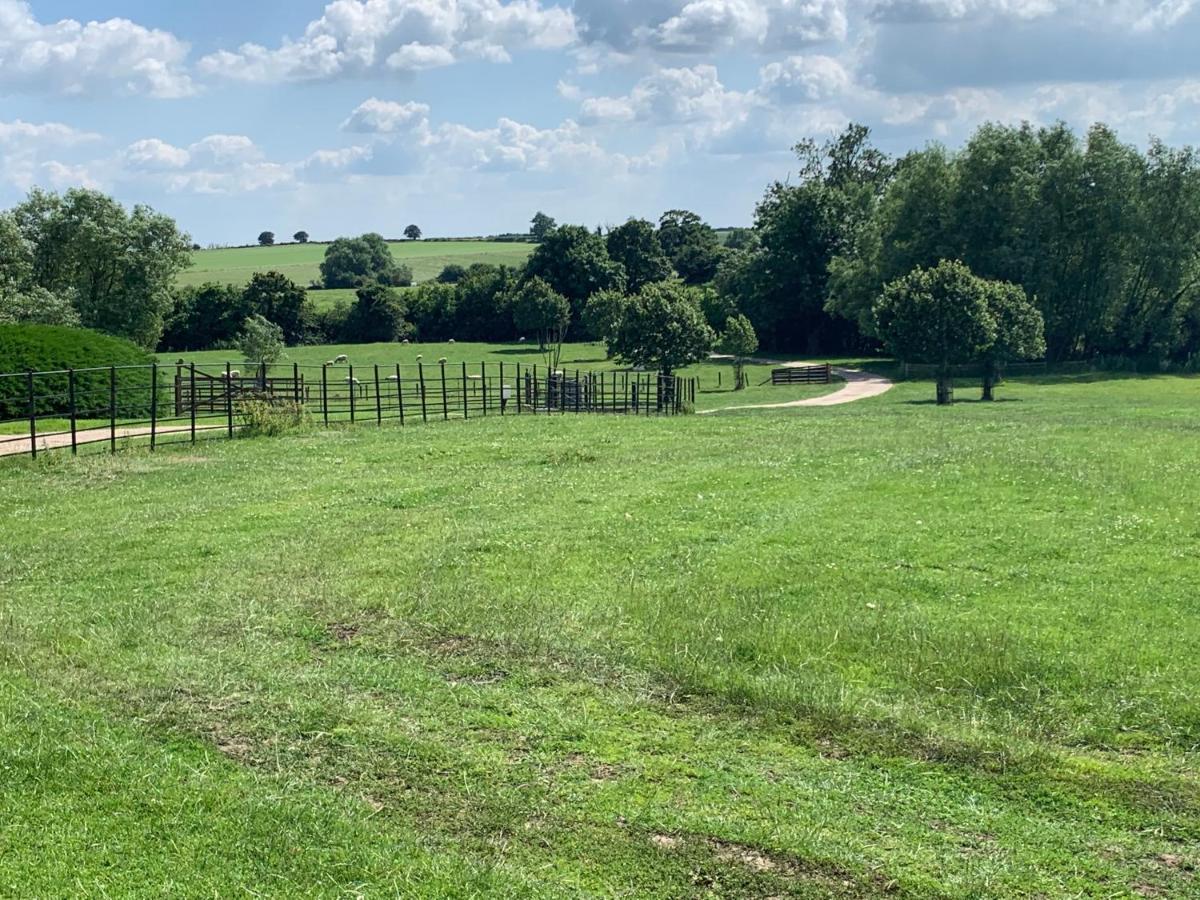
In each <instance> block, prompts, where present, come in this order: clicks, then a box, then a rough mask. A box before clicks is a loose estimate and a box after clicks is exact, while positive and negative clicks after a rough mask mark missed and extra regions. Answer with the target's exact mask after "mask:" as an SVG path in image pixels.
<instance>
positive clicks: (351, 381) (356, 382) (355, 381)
mask: <svg viewBox="0 0 1200 900" xmlns="http://www.w3.org/2000/svg"><path fill="white" fill-rule="evenodd" d="M342 381H344V382H346V384H353V385H356V386H357V385H360V384H362V382H361V381H359V380H358V379H357V378H343V379H342Z"/></svg>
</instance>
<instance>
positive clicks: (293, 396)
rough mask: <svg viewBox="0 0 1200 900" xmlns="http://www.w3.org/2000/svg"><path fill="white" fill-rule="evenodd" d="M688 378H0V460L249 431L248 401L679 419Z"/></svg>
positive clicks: (224, 372)
mask: <svg viewBox="0 0 1200 900" xmlns="http://www.w3.org/2000/svg"><path fill="white" fill-rule="evenodd" d="M696 392H697V381H696V379H695V378H679V377H677V376H663V375H660V374H657V373H652V372H634V371H606V372H587V371H580V370H565V369H555V370H551V369H549V368H547V367H546V366H537V365H522V364H519V363H517V364H514V363H477V364H470V365H468V364H466V363H447V362H441V361H439V362H437V363H433V364H426V363H423V362H422V363H416V364H415V365H413V364H406V365H390V366H384V365H368V366H353V365H350V364H343V365H324V366H302V365H298V364H292V363H288V364H271V365H268V364H262V365H259V366H253V367H251V368H250V369H249V370H247V369H245V368H244V367H243V368H235V367H234V366H232V365H231V364H225V365H223V366H210V365H192V364H189V365H159V364H154V365H149V366H108V367H103V368H89V369H65V370H61V371H54V372H23V373H15V374H0V457H3V456H12V455H31V456H35V457H36V456H37V455H38V454H39V453H45V452H48V451H53V450H60V449H61V450H67V449H69V450H70V451H71V452H72V453H78V452H80V451H81V449H83V448H86V447H99V448H100V449H102V450H105V451H108V452H111V453H115V452H117V450H118V449H120V448H122V447H127V446H132V445H148V446H149V447H150V449H152V450H153V449H155V448H157V447H160V446H164V445H166V444H182V443H195V442H196V441H197V440H199V439H201V438H208V437H233V436H234V435H235V434H237V433H238V431H240V430H242V429H244V428H246V427H248V425H247V423H246V422H245V421H244V414H245V412H246V411H247V408H248V405H249V404H250V403H251V402H256V403H267V404H270V405H273V406H282V405H289V406H295V407H303V409H304V410H306V411H307V413H308V415H309V416H310V417H311V418H312V419H313V421H314V422H316V423H317V424H320V425H325V426H331V425H336V424H341V423H364V424H365V423H371V424H377V425H384V424H395V425H400V426H404V425H409V424H416V423H424V422H429V421H431V420H432V421H436V420H450V419H472V418H477V417H484V416H510V415H518V416H520V415H533V416H539V415H566V414H576V413H578V414H594V415H599V414H611V415H639V416H640V415H645V416H655V415H678V414H681V413H685V412H690V411H691V410H692V408H693V405H694V403H695V400H696Z"/></svg>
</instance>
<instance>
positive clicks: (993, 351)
mask: <svg viewBox="0 0 1200 900" xmlns="http://www.w3.org/2000/svg"><path fill="white" fill-rule="evenodd" d="M984 288H985V294H986V297H987V304H988V310H989V311H990V312H991V314H992V318H993V319H994V320H995V322H996V339H995V340H994V341H993V342H992V344H991V346H989V347H988V348H987V349H986V350H984V351H983V354H982V356H981V361H982V362H983V397H982V399H983V400H993V399H995V391H994V388H995V384H996V382H997V381H998V380H999V378H1000V375H1001V374H1002V372H1003V370H1004V364H1005V363H1007V362H1013V361H1016V360H1021V359H1041V358H1042V357H1043V356H1045V355H1046V333H1045V324H1044V322H1043V321H1042V314H1041V313H1040V312H1039V311H1038V309H1037V307H1036V306H1034V305H1033V303H1032V302H1031V301H1030V300H1029V297H1027V296H1026V294H1025V290H1024V288H1022V287H1021V286H1020V285H1016V284H1009V283H1008V282H1006V281H986V282H984Z"/></svg>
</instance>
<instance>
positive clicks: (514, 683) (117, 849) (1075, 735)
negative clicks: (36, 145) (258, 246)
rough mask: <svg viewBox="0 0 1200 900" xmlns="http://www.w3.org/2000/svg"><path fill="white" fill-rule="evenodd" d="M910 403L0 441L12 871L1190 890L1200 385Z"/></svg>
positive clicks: (2, 702) (180, 887)
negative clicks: (17, 452) (154, 447)
mask: <svg viewBox="0 0 1200 900" xmlns="http://www.w3.org/2000/svg"><path fill="white" fill-rule="evenodd" d="M970 393H971V392H970V391H969V390H966V389H962V390H960V396H967V395H968V394H970ZM932 394H933V390H932V386H931V385H929V384H924V383H921V384H903V385H900V386H899V387H897V388H896V389H895V390H894V391H892V392H891V393H889V394H887V395H885V396H883V397H879V398H875V399H872V400H868V401H864V402H862V403H858V404H853V405H850V406H845V407H839V408H830V409H817V410H787V411H771V412H744V413H729V414H725V415H722V416H716V417H682V418H672V419H625V418H618V417H604V418H598V417H573V416H566V417H540V418H537V419H534V418H532V417H528V418H522V419H514V418H509V419H505V420H501V419H498V418H495V417H492V418H488V419H478V420H472V421H469V422H466V423H462V422H452V423H441V424H437V425H433V424H430V425H429V426H425V427H415V428H408V429H404V430H400V429H397V428H385V429H377V428H373V427H363V428H359V429H349V428H348V429H341V430H333V431H321V430H318V431H312V432H308V433H303V434H298V435H291V436H287V437H284V438H279V439H271V440H267V439H263V440H236V441H211V442H204V443H202V444H200V445H198V447H197V448H190V449H186V450H182V451H174V452H160V453H158V454H156V455H154V456H151V455H149V454H147V453H141V452H132V453H129V454H126V455H123V456H118V457H116V458H112V459H110V458H107V457H99V456H97V457H88V458H81V459H79V460H75V461H72V460H71V459H69V458H68V457H66V456H61V455H59V456H47V457H44V458H43V459H40V460H39V461H38V462H37V463H31V462H29V461H17V460H11V461H5V462H3V463H0V535H2V537H3V540H0V775H2V777H0V893H6V894H12V895H18V896H30V897H44V896H65V895H105V894H107V895H147V896H148V895H155V896H161V895H163V894H168V893H178V894H190V895H202V894H203V895H213V894H217V895H231V894H235V893H250V894H256V893H257V894H269V895H289V894H291V895H295V894H301V893H303V894H305V895H311V896H345V895H354V894H361V895H367V896H380V895H393V894H398V895H404V896H544V897H561V896H646V897H663V896H674V897H694V896H698V895H700V896H704V895H711V896H763V897H765V896H798V897H830V896H849V897H868V896H912V897H944V896H952V897H987V896H1050V897H1060V896H1105V897H1109V896H1172V897H1183V896H1194V895H1196V894H1197V892H1198V889H1200V883H1198V881H1197V878H1198V876H1197V874H1196V871H1195V867H1196V866H1197V865H1200V852H1198V850H1197V848H1198V847H1200V786H1198V784H1197V769H1196V763H1197V751H1196V747H1197V742H1198V741H1200V691H1198V688H1200V624H1198V623H1197V621H1196V596H1197V594H1196V589H1195V573H1196V571H1197V565H1198V562H1200V523H1198V520H1197V518H1196V513H1195V510H1196V509H1197V507H1198V504H1200V471H1198V470H1197V467H1196V464H1195V447H1196V446H1197V439H1198V438H1200V415H1198V413H1197V408H1198V407H1197V400H1198V399H1200V381H1198V380H1196V379H1189V378H1171V377H1158V378H1140V379H1138V378H1130V379H1112V380H1109V379H1100V378H1095V379H1092V378H1074V379H1044V380H1043V381H1042V382H1040V383H1034V382H1012V383H1009V384H1006V385H1004V386H1003V388H1002V389H1001V390H1000V392H999V394H1000V397H1001V398H1002V402H998V403H995V404H990V405H985V404H980V403H962V404H959V405H958V406H956V407H954V408H953V409H939V408H936V407H934V406H933V405H932V404H931V403H929V401H930V400H931V399H932Z"/></svg>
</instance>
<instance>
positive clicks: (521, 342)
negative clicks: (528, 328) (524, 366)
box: [517, 338, 525, 344]
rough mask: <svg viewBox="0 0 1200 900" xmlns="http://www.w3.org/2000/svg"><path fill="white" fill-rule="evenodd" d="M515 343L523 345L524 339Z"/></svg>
mask: <svg viewBox="0 0 1200 900" xmlns="http://www.w3.org/2000/svg"><path fill="white" fill-rule="evenodd" d="M517 343H518V344H523V343H525V338H521V339H520V340H519V341H517Z"/></svg>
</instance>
